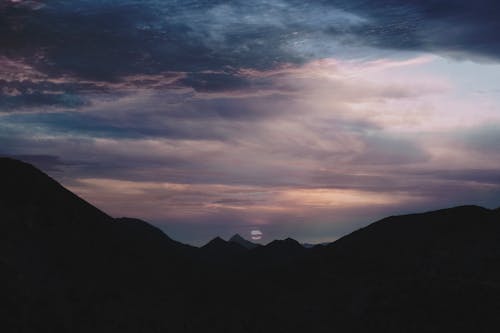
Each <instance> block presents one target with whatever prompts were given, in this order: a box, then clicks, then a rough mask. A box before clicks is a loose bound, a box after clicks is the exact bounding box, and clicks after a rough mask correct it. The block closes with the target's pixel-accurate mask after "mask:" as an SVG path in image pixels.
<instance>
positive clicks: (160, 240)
mask: <svg viewBox="0 0 500 333" xmlns="http://www.w3.org/2000/svg"><path fill="white" fill-rule="evenodd" d="M0 181H1V182H0V183H1V185H2V186H1V187H0V213H1V216H0V292H1V294H2V300H1V301H0V315H1V318H2V319H3V321H2V323H1V324H0V327H1V328H2V330H3V331H5V332H82V333H83V332H107V333H109V332H148V333H149V332H203V331H228V332H304V331H314V332H331V331H332V330H333V329H334V330H336V331H338V332H361V331H368V330H369V331H375V332H379V331H380V332H401V331H404V332H438V331H439V332H441V331H446V332H449V331H457V332H465V331H472V330H473V331H475V332H491V331H492V329H493V328H495V327H497V326H498V325H499V324H500V320H499V318H498V311H499V310H500V210H499V209H495V210H489V209H485V208H482V207H477V206H462V207H456V208H449V209H444V210H439V211H434V212H427V213H422V214H411V215H405V216H391V217H388V218H385V219H382V220H380V221H378V222H375V223H373V224H370V225H369V226H367V227H365V228H362V229H360V230H357V231H355V232H353V233H351V234H349V235H347V236H345V237H342V238H341V239H339V240H337V241H336V242H334V243H331V244H329V245H326V246H319V247H313V248H311V249H306V248H304V247H303V246H302V245H300V244H299V243H298V242H297V241H295V240H293V239H285V240H277V241H273V242H271V243H269V244H267V245H265V246H258V247H256V248H253V249H248V248H246V247H245V246H242V244H238V243H237V242H235V241H229V242H227V241H224V240H222V239H220V238H216V239H214V240H212V241H210V242H209V243H208V244H207V245H205V246H203V247H201V248H194V247H191V246H188V245H184V244H181V243H179V242H176V241H174V240H172V239H171V238H170V237H168V236H167V235H165V234H164V233H163V232H162V231H161V230H159V229H158V228H156V227H153V226H151V225H150V224H148V223H146V222H144V221H141V220H138V219H130V218H120V219H113V218H111V217H110V216H108V215H107V214H105V213H103V212H102V211H100V210H98V209H96V208H95V207H93V206H92V205H90V204H88V203H86V202H85V201H84V200H82V199H80V198H79V197H77V196H76V195H74V194H72V193H71V192H70V191H68V190H66V189H64V188H63V187H62V186H61V185H59V184H58V183H57V182H56V181H54V180H53V179H51V178H50V177H48V176H47V175H45V174H44V173H42V172H41V171H39V170H37V169H36V168H34V167H32V166H31V165H29V164H26V163H23V162H20V161H16V160H12V159H8V158H0ZM214 264H216V265H214ZM235 294H237V295H238V297H235Z"/></svg>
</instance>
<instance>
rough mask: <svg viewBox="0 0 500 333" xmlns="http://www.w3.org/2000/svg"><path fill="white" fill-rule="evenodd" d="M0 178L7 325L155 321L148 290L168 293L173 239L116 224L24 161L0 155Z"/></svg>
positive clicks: (101, 327) (95, 326)
mask: <svg viewBox="0 0 500 333" xmlns="http://www.w3.org/2000/svg"><path fill="white" fill-rule="evenodd" d="M0 184H2V186H1V187H0V212H1V217H0V269H1V272H0V273H1V275H2V276H3V279H4V281H2V285H1V287H2V289H3V290H2V295H4V297H5V295H7V296H6V297H5V300H6V302H5V303H3V304H2V309H3V311H6V314H8V317H6V318H9V324H8V325H7V328H9V325H10V327H14V328H16V330H14V329H13V330H8V329H7V331H12V332H14V331H20V332H24V331H25V332H44V331H51V332H58V331H66V332H67V331H71V332H86V331H99V332H100V331H117V330H121V331H124V332H129V331H130V332H133V331H137V327H138V325H139V326H140V325H142V324H141V323H142V322H143V321H144V320H145V319H146V318H148V320H150V322H151V327H156V326H158V327H162V325H163V323H158V322H157V318H155V316H154V315H153V314H154V312H155V311H157V310H155V309H154V308H153V304H154V303H155V302H158V299H155V298H151V297H149V296H150V295H152V294H154V293H157V292H162V293H164V294H165V295H167V294H173V293H175V289H174V288H172V285H173V284H174V283H175V281H178V280H180V279H181V277H180V276H179V274H177V271H178V269H179V268H180V267H187V266H186V263H185V261H184V260H183V259H182V258H179V257H178V256H177V255H176V254H175V252H176V251H175V249H176V248H177V247H178V244H176V243H177V242H173V241H172V240H170V239H169V238H168V237H166V236H164V237H163V236H162V235H160V234H158V233H156V234H155V233H152V232H151V231H152V229H151V228H152V227H151V226H149V225H147V224H139V223H135V222H134V223H131V221H130V220H126V221H123V220H122V221H121V222H116V221H115V220H114V219H112V218H111V217H109V216H108V215H106V214H104V213H103V212H101V211H99V210H98V209H96V208H95V207H93V206H91V205H90V204H88V203H86V202H85V201H83V200H82V199H80V198H78V197H77V196H75V195H74V194H72V193H71V192H69V191H67V190H66V189H64V188H63V187H62V186H61V185H59V184H58V183H57V182H55V181H54V180H52V179H51V178H50V177H48V176H47V175H45V174H44V173H42V172H40V171H39V170H37V169H35V168H34V167H32V166H31V165H28V164H26V163H22V162H19V161H16V160H12V159H6V158H1V159H0ZM153 234H154V236H153ZM159 249H162V251H158V250H159ZM183 271H184V276H183V277H182V279H184V280H185V279H186V274H187V273H186V272H187V270H186V269H184V270H183ZM177 298H180V296H177ZM166 307H168V305H166ZM129 312H131V313H135V315H134V316H132V317H130V318H129V319H128V320H127V322H126V323H121V322H120V321H119V319H118V316H117V314H119V313H122V314H127V313H129ZM27 318H29V319H27Z"/></svg>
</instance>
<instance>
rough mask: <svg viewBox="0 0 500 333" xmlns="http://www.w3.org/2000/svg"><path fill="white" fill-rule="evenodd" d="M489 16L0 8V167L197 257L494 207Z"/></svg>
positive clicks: (234, 5)
mask: <svg viewBox="0 0 500 333" xmlns="http://www.w3.org/2000/svg"><path fill="white" fill-rule="evenodd" d="M499 11H500V5H499V4H498V2H497V1H494V0H476V1H468V0H455V1H453V0H448V1H442V0H405V1H403V0H379V1H368V0H330V1H328V0H324V1H319V0H318V1H304V0H300V1H298V0H255V1H243V0H241V1H239V0H233V1H218V0H182V1H181V0H179V1H178V0H140V1H139V0H137V1H132V0H122V1H114V0H99V1H97V0H73V1H58V0H52V1H51V0H45V1H43V0H39V1H25V0H0V155H7V156H14V157H17V158H21V159H23V160H25V161H28V162H31V163H33V164H35V165H37V166H38V167H40V168H42V169H43V170H44V171H45V172H47V173H49V174H50V175H51V176H52V177H54V178H55V179H57V180H58V181H60V182H62V183H63V184H64V185H65V186H66V187H68V188H70V189H71V190H72V191H74V192H76V193H77V194H79V195H81V196H82V197H83V198H85V199H87V200H88V201H90V202H91V203H93V204H94V205H96V206H97V207H99V208H101V209H103V210H104V211H106V212H108V213H109V214H111V215H113V216H132V217H138V218H142V219H145V220H147V221H150V222H152V223H154V224H155V225H157V226H159V227H161V228H162V229H163V230H164V231H166V232H167V233H168V234H169V235H170V236H172V237H173V238H176V239H178V240H180V241H184V242H189V243H192V244H202V243H204V242H206V241H208V240H209V239H211V238H213V237H215V236H217V235H220V236H223V237H228V236H230V235H231V234H234V233H235V232H238V233H240V234H242V235H243V236H245V237H247V238H250V236H251V231H252V230H254V231H255V230H259V231H261V232H262V241H263V242H267V241H269V240H271V239H273V238H284V237H288V236H291V237H294V238H297V239H298V240H300V241H304V242H322V241H329V240H334V239H336V238H338V237H340V236H342V235H344V234H346V233H348V232H350V231H352V230H354V229H356V228H359V227H361V226H364V225H366V224H368V223H369V222H372V221H374V220H376V219H379V218H381V217H384V216H386V215H392V214H400V213H409V212H417V211H423V210H431V209H435V208H442V207H447V206H454V205H460V204H479V205H483V206H486V207H489V208H494V207H498V206H500V79H499V78H500V39H499V38H498V31H500V20H498V12H499Z"/></svg>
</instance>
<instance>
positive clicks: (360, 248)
mask: <svg viewBox="0 0 500 333" xmlns="http://www.w3.org/2000/svg"><path fill="white" fill-rule="evenodd" d="M308 260H309V261H308V262H307V263H303V266H302V267H303V269H304V270H306V271H307V274H313V275H314V280H315V287H313V288H311V289H310V290H309V292H311V293H314V292H316V293H320V292H323V294H324V296H325V297H327V298H328V299H333V298H335V299H336V300H337V301H336V302H335V303H334V304H332V305H331V306H332V311H335V312H336V313H337V314H338V318H337V327H341V328H342V329H343V330H345V331H357V330H366V329H372V330H376V331H385V332H387V331H390V332H397V331H398V330H401V329H403V331H405V332H419V331H420V332H422V331H425V332H442V331H446V332H449V331H460V332H464V331H467V330H474V331H476V332H477V331H480V332H488V331H489V330H491V328H492V327H495V326H496V325H498V324H499V320H498V315H497V313H498V310H499V309H500V220H499V216H498V214H497V213H496V212H494V211H491V210H487V209H484V208H481V207H476V206H463V207H456V208H450V209H444V210H440V211H435V212H428V213H423V214H412V215H406V216H393V217H388V218H385V219H383V220H381V221H378V222H376V223H373V224H371V225H369V226H367V227H366V228H363V229H360V230H358V231H355V232H353V233H351V234H350V235H348V236H345V237H343V238H341V239H339V240H338V241H336V242H334V243H333V244H331V245H329V246H327V247H324V248H321V249H318V250H317V251H314V254H313V256H311V257H309V258H308ZM306 271H303V274H306ZM320 308H322V306H321V307H320ZM318 311H321V309H318ZM387 318H390V320H387Z"/></svg>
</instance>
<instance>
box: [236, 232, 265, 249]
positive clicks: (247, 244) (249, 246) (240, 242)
mask: <svg viewBox="0 0 500 333" xmlns="http://www.w3.org/2000/svg"><path fill="white" fill-rule="evenodd" d="M229 242H231V243H236V244H238V245H241V246H243V247H244V248H246V249H248V250H250V249H253V248H256V247H257V246H259V245H258V244H255V243H252V242H250V241H249V240H246V239H245V238H243V237H241V235H240V234H235V235H234V236H233V237H231V239H229Z"/></svg>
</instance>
